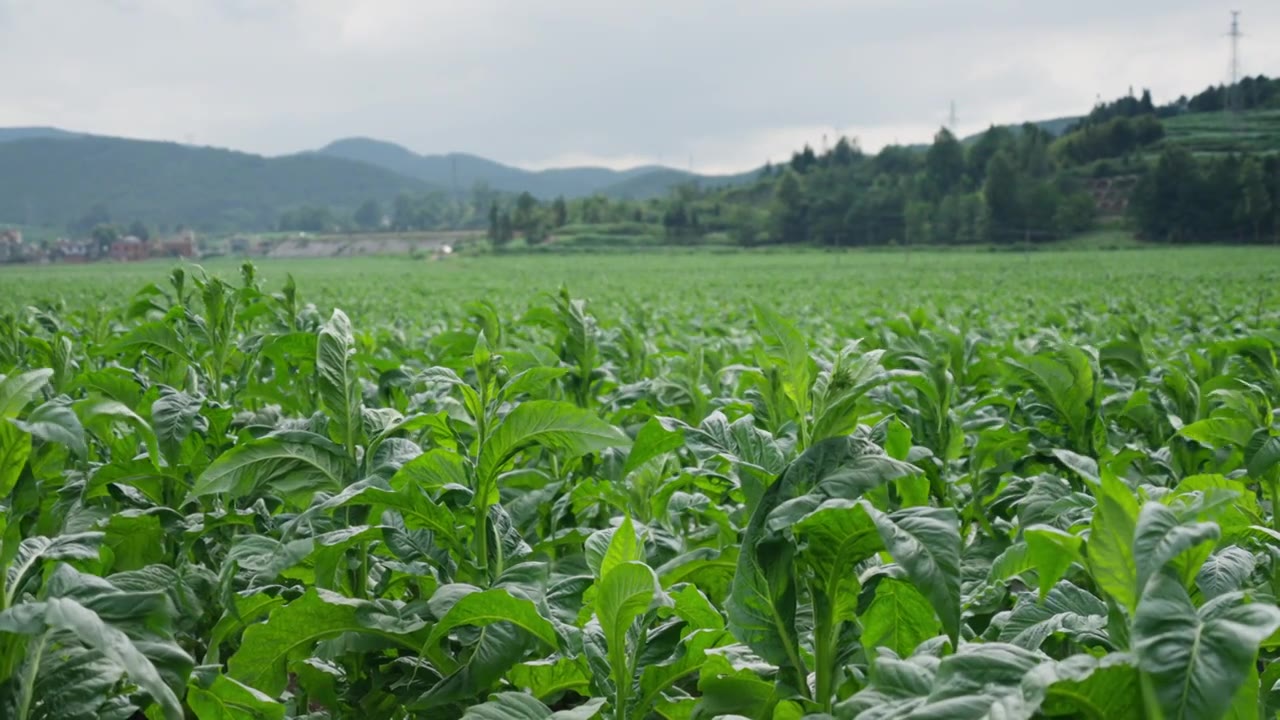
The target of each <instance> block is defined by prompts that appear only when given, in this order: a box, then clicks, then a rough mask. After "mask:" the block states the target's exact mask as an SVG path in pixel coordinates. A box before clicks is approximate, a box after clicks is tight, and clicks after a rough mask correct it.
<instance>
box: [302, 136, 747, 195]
mask: <svg viewBox="0 0 1280 720" xmlns="http://www.w3.org/2000/svg"><path fill="white" fill-rule="evenodd" d="M316 154H319V155H328V156H331V157H341V158H346V159H348V160H357V161H360V162H365V163H369V164H370V165H377V166H378V167H382V168H385V169H387V170H391V171H392V172H397V173H400V174H402V175H407V176H409V177H413V178H417V179H419V180H424V181H426V182H430V183H433V184H436V185H440V186H442V187H455V186H456V187H457V188H458V189H459V190H462V191H466V190H469V189H470V188H471V187H472V186H474V185H475V184H476V183H484V184H487V185H488V186H489V187H491V188H493V189H494V190H500V191H503V192H510V193H520V192H528V193H529V194H531V195H533V196H535V197H538V198H541V199H544V200H546V199H551V198H554V197H557V196H561V195H563V196H565V197H584V196H587V195H594V194H596V193H601V194H604V195H608V196H611V197H627V198H633V199H647V198H651V197H659V196H662V195H666V194H667V193H668V192H669V191H670V190H671V188H673V187H674V186H675V185H677V184H680V183H684V182H690V181H699V182H702V183H704V184H727V183H730V182H737V181H739V180H745V179H747V178H748V177H749V176H750V174H744V175H742V176H737V175H735V176H728V177H716V176H705V175H695V174H692V173H686V172H683V171H680V170H673V169H671V168H665V167H661V166H656V165H649V166H642V167H636V168H631V169H628V170H610V169H608V168H599V167H574V168H555V169H550V170H524V169H522V168H517V167H512V166H510V165H503V164H502V163H498V162H494V161H493V160H488V159H486V158H482V157H478V156H476V155H468V154H466V153H449V154H446V155H419V154H417V153H415V152H413V151H412V150H409V149H408V148H405V147H403V146H400V145H397V144H395V143H389V142H385V141H382V140H373V139H370V138H346V139H343V140H337V141H335V142H332V143H330V144H329V145H326V146H325V147H323V148H321V149H320V150H317V151H316Z"/></svg>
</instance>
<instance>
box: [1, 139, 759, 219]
mask: <svg viewBox="0 0 1280 720" xmlns="http://www.w3.org/2000/svg"><path fill="white" fill-rule="evenodd" d="M0 167H2V168H5V172H3V173H0V225H4V224H17V225H23V226H43V227H56V228H61V227H66V226H70V225H74V224H76V222H77V220H78V219H79V218H82V217H84V216H85V215H86V214H87V213H88V212H89V211H90V210H91V209H94V208H98V209H99V210H101V209H105V210H106V213H107V214H108V215H109V216H110V217H111V218H112V219H113V220H115V221H117V222H128V221H130V220H132V219H141V220H143V221H145V222H147V223H151V224H156V225H170V226H174V225H190V226H194V227H197V228H202V229H208V230H223V229H228V230H229V229H266V228H270V227H272V226H274V224H275V222H276V220H277V219H278V218H279V216H280V213H281V212H283V211H284V210H288V209H291V208H296V207H300V206H303V205H313V206H327V207H332V208H335V209H341V210H351V209H354V208H355V207H357V206H358V205H360V203H362V202H364V201H365V200H369V199H373V200H377V201H379V202H382V203H384V204H389V203H390V201H391V200H393V199H394V198H395V197H396V196H397V195H399V194H401V193H416V194H423V193H429V192H446V193H457V194H458V195H459V196H461V197H467V196H469V194H470V191H471V189H472V188H473V187H474V186H475V185H477V184H484V185H487V186H488V187H489V188H491V189H493V190H497V191H500V192H504V193H512V194H515V193H520V192H529V193H530V194H532V195H534V196H535V197H537V198H539V199H543V200H549V199H551V198H555V197H557V196H565V197H582V196H587V195H594V194H602V195H606V196H609V197H614V198H628V199H647V198H651V197H659V196H662V195H665V194H667V193H668V192H669V191H670V190H671V188H672V187H674V186H675V185H678V184H680V183H685V182H689V181H698V182H701V183H704V184H706V185H724V184H729V183H733V182H743V181H746V180H748V179H749V178H750V177H751V176H752V173H743V174H741V175H735V176H723V177H719V176H700V175H694V174H692V173H687V172H683V171H680V170H673V169H671V168H665V167H660V166H645V167H638V168H632V169H629V170H611V169H608V168H597V167H581V168H557V169H551V170H539V171H533V170H525V169H522V168H517V167H512V166H509V165H504V164H502V163H498V162H495V161H493V160H488V159H486V158H482V157H479V156H476V155H468V154H464V153H452V154H448V155H419V154H417V153H414V152H412V151H410V150H408V149H406V148H404V147H401V146H399V145H396V144H393V143H389V142H383V141H379V140H372V139H367V138H348V139H344V140H338V141H336V142H333V143H330V144H329V145H327V146H325V147H323V148H321V149H319V150H315V151H311V152H303V153H297V154H294V155H284V156H279V157H264V156H261V155H254V154H251V153H244V152H238V151H235V150H227V149H222V148H213V147H197V146H194V145H183V144H178V143H172V142H156V141H150V140H133V139H126V138H117V137H108V136H100V135H90V134H86V133H78V132H72V131H68V130H62V129H59V128H52V127H15V128H0ZM96 214H97V215H99V216H100V215H101V214H102V213H101V212H98V213H96Z"/></svg>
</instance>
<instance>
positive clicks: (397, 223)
mask: <svg viewBox="0 0 1280 720" xmlns="http://www.w3.org/2000/svg"><path fill="white" fill-rule="evenodd" d="M415 222H416V219H415V218H414V207H413V198H412V197H409V195H408V194H407V193H400V194H399V195H397V196H396V200H395V204H394V205H393V206H392V211H391V226H392V227H394V228H395V229H396V230H412V229H414V227H413V226H414V223H415Z"/></svg>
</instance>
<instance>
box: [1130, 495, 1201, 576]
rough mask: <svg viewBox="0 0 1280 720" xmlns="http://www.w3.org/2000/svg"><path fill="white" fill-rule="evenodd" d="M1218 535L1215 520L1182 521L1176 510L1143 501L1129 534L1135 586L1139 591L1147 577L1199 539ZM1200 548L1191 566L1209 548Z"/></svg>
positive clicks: (1198, 561)
mask: <svg viewBox="0 0 1280 720" xmlns="http://www.w3.org/2000/svg"><path fill="white" fill-rule="evenodd" d="M1218 535H1219V532H1218V526H1217V525H1216V524H1215V523H1202V522H1188V523H1182V522H1179V520H1178V516H1177V513H1175V512H1174V511H1173V510H1172V509H1170V508H1169V507H1167V506H1165V505H1161V504H1160V503H1157V502H1149V503H1147V504H1146V505H1143V506H1142V511H1141V512H1140V513H1139V514H1138V523H1137V526H1136V528H1135V530H1134V537H1133V557H1134V562H1135V563H1136V566H1137V570H1138V574H1137V585H1136V586H1135V589H1136V590H1137V591H1138V592H1139V593H1141V592H1142V591H1143V589H1144V588H1145V587H1146V585H1147V581H1148V579H1150V578H1151V577H1152V576H1153V575H1154V574H1156V573H1158V572H1160V570H1162V569H1163V568H1164V567H1165V566H1166V565H1168V564H1169V563H1171V562H1173V560H1174V559H1175V558H1177V557H1178V556H1179V555H1181V554H1182V553H1184V552H1187V551H1188V550H1191V549H1192V548H1195V547H1197V546H1199V545H1201V544H1202V543H1211V542H1213V541H1215V540H1217V539H1218ZM1201 549H1202V551H1203V555H1201V556H1200V558H1195V561H1194V562H1193V563H1192V565H1193V567H1195V568H1199V567H1200V559H1201V558H1203V557H1204V556H1207V555H1208V554H1209V551H1210V550H1211V549H1212V548H1210V547H1204V548H1201ZM1180 574H1182V573H1180Z"/></svg>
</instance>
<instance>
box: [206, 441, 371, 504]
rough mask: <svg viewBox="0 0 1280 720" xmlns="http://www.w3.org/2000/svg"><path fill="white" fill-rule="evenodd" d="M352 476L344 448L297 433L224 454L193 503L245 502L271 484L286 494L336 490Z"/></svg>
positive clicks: (210, 469) (209, 468)
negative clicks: (211, 498) (225, 498)
mask: <svg viewBox="0 0 1280 720" xmlns="http://www.w3.org/2000/svg"><path fill="white" fill-rule="evenodd" d="M348 472H349V462H348V460H347V457H346V456H345V455H344V454H343V452H342V449H341V448H339V447H338V446H336V445H334V444H333V443H331V442H329V441H328V440H326V439H325V438H322V437H320V436H319V435H314V434H312V433H304V432H292V433H289V435H288V439H283V438H280V437H265V438H262V439H261V440H254V441H253V442H248V443H244V444H242V445H237V446H236V447H234V448H232V449H231V450H229V451H227V452H225V453H223V454H222V455H221V456H219V457H218V459H217V460H214V461H213V463H212V464H211V465H209V467H208V468H206V469H205V471H204V472H203V473H201V475H200V477H199V479H197V480H196V483H195V486H194V487H193V488H192V489H191V497H192V498H197V497H203V496H205V495H216V494H220V493H228V494H230V495H231V496H232V497H233V498H240V497H245V496H247V495H250V494H252V493H254V492H255V491H256V490H257V489H258V488H259V487H261V486H264V485H268V484H269V485H271V490H272V491H275V492H284V493H287V492H300V491H314V490H323V489H327V490H336V489H338V488H341V487H342V486H343V485H344V484H345V480H346V478H347V474H348Z"/></svg>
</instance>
